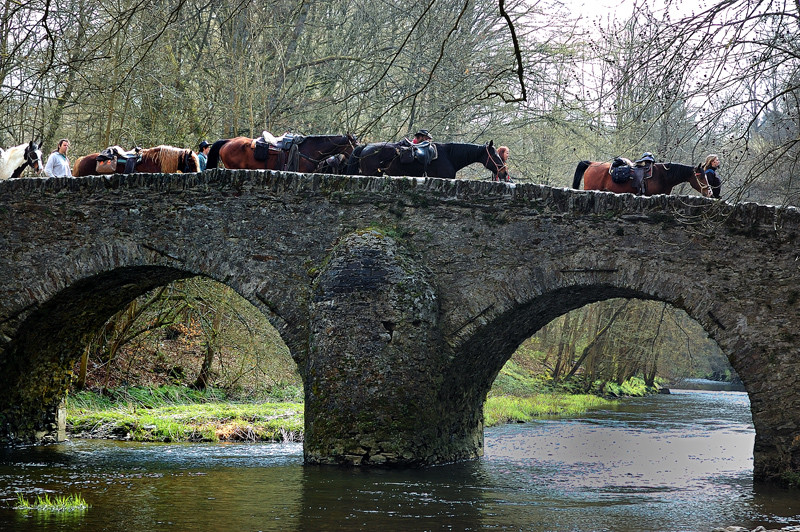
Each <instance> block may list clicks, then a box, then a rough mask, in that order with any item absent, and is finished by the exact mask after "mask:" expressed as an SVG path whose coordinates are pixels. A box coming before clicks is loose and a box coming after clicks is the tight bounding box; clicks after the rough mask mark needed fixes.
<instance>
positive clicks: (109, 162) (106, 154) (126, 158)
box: [95, 146, 142, 174]
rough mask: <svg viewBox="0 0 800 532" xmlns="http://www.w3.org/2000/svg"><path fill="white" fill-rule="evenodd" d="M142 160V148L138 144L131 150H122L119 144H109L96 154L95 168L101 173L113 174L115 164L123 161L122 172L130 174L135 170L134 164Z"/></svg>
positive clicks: (115, 168) (115, 169)
mask: <svg viewBox="0 0 800 532" xmlns="http://www.w3.org/2000/svg"><path fill="white" fill-rule="evenodd" d="M141 160H142V148H139V147H138V146H137V147H135V148H133V149H132V150H124V149H122V148H121V147H119V146H109V147H108V148H106V149H104V150H103V151H101V152H100V153H99V154H97V158H96V166H95V170H96V171H97V172H98V173H101V174H113V173H116V171H117V164H118V163H120V162H124V163H125V170H124V171H123V173H125V174H130V173H133V171H134V170H136V165H137V164H138V163H139V161H141Z"/></svg>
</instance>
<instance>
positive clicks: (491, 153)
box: [346, 141, 511, 181]
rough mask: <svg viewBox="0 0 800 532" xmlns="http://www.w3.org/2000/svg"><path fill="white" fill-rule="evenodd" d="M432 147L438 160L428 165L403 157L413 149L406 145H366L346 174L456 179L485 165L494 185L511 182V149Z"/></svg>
mask: <svg viewBox="0 0 800 532" xmlns="http://www.w3.org/2000/svg"><path fill="white" fill-rule="evenodd" d="M431 145H432V146H433V147H434V148H435V151H436V158H434V159H432V160H430V161H429V162H427V164H426V163H424V162H422V161H420V160H418V159H416V158H414V159H413V160H411V161H407V160H406V157H405V156H403V151H404V149H407V148H408V147H409V146H408V144H405V143H402V142H399V143H395V142H376V143H372V144H364V145H361V146H358V147H357V148H356V149H355V150H354V151H353V154H352V155H350V159H349V160H348V161H347V170H346V173H347V174H349V175H369V176H381V175H389V176H409V177H423V176H426V175H427V176H429V177H442V178H445V179H455V177H456V173H457V172H458V171H459V170H461V169H462V168H464V167H465V166H468V165H470V164H473V163H481V164H482V165H483V166H484V167H486V169H487V170H490V171H491V172H492V179H493V180H494V181H511V177H510V175H509V174H508V166H507V165H506V158H507V157H508V155H507V153H508V148H505V147H503V146H501V147H500V148H499V150H498V149H495V147H494V141H489V142H488V143H486V144H467V143H459V142H449V143H440V142H432V143H431ZM413 146H414V145H412V147H411V148H412V149H413ZM501 150H502V151H501ZM498 152H500V153H498Z"/></svg>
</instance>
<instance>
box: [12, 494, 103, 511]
mask: <svg viewBox="0 0 800 532" xmlns="http://www.w3.org/2000/svg"><path fill="white" fill-rule="evenodd" d="M87 508H89V504H88V503H87V502H86V501H85V500H84V498H83V497H82V496H81V495H80V494H74V495H56V496H55V497H53V498H52V499H51V498H50V495H47V494H45V495H44V496H41V495H37V496H36V500H35V501H29V500H27V499H26V498H25V497H23V496H22V494H19V495H18V496H17V505H16V506H15V507H14V509H15V510H37V511H41V512H79V511H83V510H86V509H87Z"/></svg>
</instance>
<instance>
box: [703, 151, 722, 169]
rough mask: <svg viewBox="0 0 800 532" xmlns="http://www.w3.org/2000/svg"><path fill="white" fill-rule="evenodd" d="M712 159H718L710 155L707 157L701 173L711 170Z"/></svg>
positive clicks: (716, 156)
mask: <svg viewBox="0 0 800 532" xmlns="http://www.w3.org/2000/svg"><path fill="white" fill-rule="evenodd" d="M714 159H719V156H718V155H716V154H714V153H712V154H711V155H709V156H708V157H706V162H704V163H703V171H706V170H708V169H709V168H711V163H712V162H714Z"/></svg>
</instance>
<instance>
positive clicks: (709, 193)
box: [694, 170, 714, 198]
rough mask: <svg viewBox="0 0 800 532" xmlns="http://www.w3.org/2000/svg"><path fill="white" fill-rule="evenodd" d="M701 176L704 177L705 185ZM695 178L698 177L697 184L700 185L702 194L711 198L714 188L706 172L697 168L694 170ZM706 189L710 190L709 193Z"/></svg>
mask: <svg viewBox="0 0 800 532" xmlns="http://www.w3.org/2000/svg"><path fill="white" fill-rule="evenodd" d="M701 177H702V178H703V181H705V183H706V184H705V185H703V183H702V182H701V181H700V178H701ZM694 178H695V179H697V184H698V185H700V194H702V195H703V197H704V198H711V197H713V196H714V189H713V188H712V187H711V185H709V184H708V178H706V174H705V173H704V172H698V171H697V170H694ZM706 190H708V193H706Z"/></svg>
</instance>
